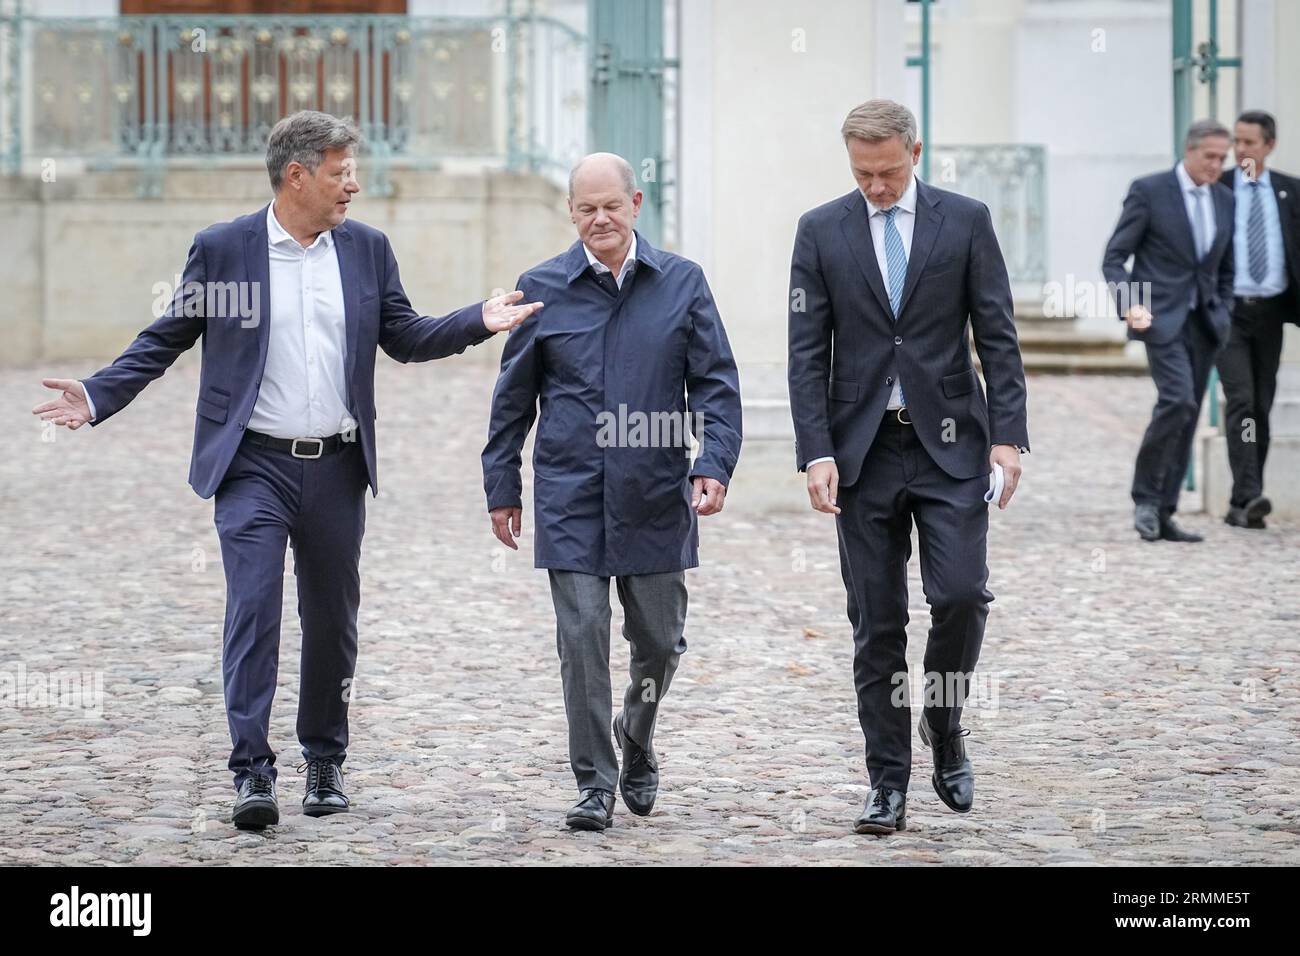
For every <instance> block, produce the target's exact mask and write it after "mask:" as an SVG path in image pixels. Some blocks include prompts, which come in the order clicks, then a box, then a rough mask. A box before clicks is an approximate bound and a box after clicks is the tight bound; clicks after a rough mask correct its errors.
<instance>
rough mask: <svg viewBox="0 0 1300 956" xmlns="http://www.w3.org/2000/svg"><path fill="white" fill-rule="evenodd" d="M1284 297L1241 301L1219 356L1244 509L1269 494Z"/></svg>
mask: <svg viewBox="0 0 1300 956" xmlns="http://www.w3.org/2000/svg"><path fill="white" fill-rule="evenodd" d="M1282 298H1283V297H1282V296H1278V297H1276V298H1273V299H1238V300H1237V302H1236V306H1235V308H1234V309H1233V316H1232V334H1231V335H1230V336H1229V338H1228V345H1227V347H1226V348H1224V350H1223V352H1222V353H1221V354H1220V355H1219V377H1220V378H1221V379H1222V381H1223V394H1224V397H1225V398H1226V399H1227V403H1226V404H1227V409H1226V414H1225V416H1224V417H1225V418H1226V421H1225V422H1224V434H1225V435H1226V437H1227V440H1228V464H1229V465H1231V466H1232V501H1231V504H1232V506H1233V507H1235V508H1242V507H1245V505H1246V503H1247V502H1249V501H1250V500H1251V499H1252V498H1258V497H1259V496H1260V495H1262V494H1263V493H1264V461H1265V459H1266V458H1267V457H1268V414H1269V411H1270V410H1271V409H1272V407H1273V396H1274V395H1275V394H1276V393H1277V367H1278V361H1279V360H1280V358H1281V356H1282V323H1283V321H1284V319H1285V315H1284V312H1283V307H1282V303H1281V300H1282Z"/></svg>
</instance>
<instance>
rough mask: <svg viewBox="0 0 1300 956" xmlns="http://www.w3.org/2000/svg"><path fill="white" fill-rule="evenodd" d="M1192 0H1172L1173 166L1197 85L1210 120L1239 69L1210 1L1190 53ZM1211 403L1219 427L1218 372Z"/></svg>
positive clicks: (1191, 481)
mask: <svg viewBox="0 0 1300 956" xmlns="http://www.w3.org/2000/svg"><path fill="white" fill-rule="evenodd" d="M1192 6H1193V4H1192V0H1173V11H1172V13H1173V21H1172V34H1173V77H1174V162H1178V161H1179V160H1180V159H1182V158H1183V138H1184V137H1185V136H1186V134H1187V127H1188V126H1190V125H1191V123H1192V110H1193V102H1194V97H1195V93H1196V83H1198V82H1200V83H1204V84H1205V85H1206V91H1207V93H1208V94H1209V114H1208V115H1209V116H1210V117H1211V118H1217V117H1218V112H1219V70H1220V69H1222V68H1225V67H1236V68H1238V69H1239V68H1240V67H1241V57H1237V56H1219V3H1218V0H1209V34H1210V36H1209V39H1208V40H1206V41H1204V42H1203V43H1201V44H1200V45H1199V46H1198V47H1197V48H1196V53H1195V55H1193V53H1192V33H1193V29H1192V27H1193V17H1192V14H1193V9H1192ZM1206 394H1207V395H1208V397H1209V402H1210V426H1211V427H1212V428H1217V427H1218V426H1219V370H1218V369H1217V368H1212V369H1210V379H1209V382H1208V383H1207V386H1206ZM1186 484H1187V490H1188V491H1195V490H1196V449H1195V448H1193V449H1192V457H1191V460H1190V461H1189V462H1188V465H1187V481H1186Z"/></svg>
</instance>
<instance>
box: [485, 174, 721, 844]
mask: <svg viewBox="0 0 1300 956" xmlns="http://www.w3.org/2000/svg"><path fill="white" fill-rule="evenodd" d="M641 199H642V194H641V192H640V191H639V190H637V189H636V181H635V177H634V176H633V172H632V168H631V166H629V165H628V163H627V162H626V160H624V159H622V158H621V157H618V156H614V155H612V154H609V153H595V154H592V155H591V156H588V157H586V158H585V159H583V160H582V161H581V162H579V163H578V165H577V166H575V167H574V169H573V173H572V174H571V176H570V178H569V209H570V214H571V217H572V219H573V223H574V225H575V226H576V227H577V230H578V237H579V239H578V241H577V242H575V243H574V244H573V245H572V246H571V247H570V248H569V249H568V251H566V252H564V253H562V254H561V255H558V256H556V257H555V258H553V259H549V260H547V261H546V262H543V263H541V264H540V265H538V266H536V267H535V268H533V269H530V270H529V271H528V272H525V273H524V274H523V275H522V276H521V277H520V279H519V285H518V289H520V290H522V291H523V292H524V294H525V295H526V296H530V297H533V298H536V299H540V300H542V301H543V302H544V303H545V304H546V306H547V307H546V309H545V310H544V314H543V313H538V315H539V317H540V321H532V322H525V323H524V324H522V325H520V326H519V327H518V328H517V329H516V330H515V332H514V334H512V335H511V336H510V338H509V340H508V341H507V343H506V347H505V352H504V354H503V355H502V358H501V374H500V377H499V378H498V379H497V385H496V391H495V393H494V395H493V397H492V418H491V424H490V426H489V429H488V441H487V446H486V447H485V448H484V450H483V478H484V487H485V490H486V493H487V506H488V511H489V512H490V514H491V518H492V530H493V532H494V533H495V534H496V536H497V538H499V539H500V540H501V542H502V543H504V544H505V545H506V546H508V547H510V548H517V547H518V545H517V544H516V543H515V541H514V539H515V538H516V537H518V535H519V533H520V519H521V515H522V512H523V503H522V497H521V492H522V479H521V477H520V453H521V451H522V449H523V446H524V440H525V439H526V437H527V435H528V431H529V429H530V428H531V427H532V424H533V420H534V418H535V417H537V415H538V403H539V400H540V419H539V422H538V427H537V439H536V444H535V448H534V452H533V478H534V506H535V510H536V516H537V517H536V523H537V529H536V549H535V558H536V566H537V567H539V568H547V569H548V570H549V573H550V583H551V596H552V599H553V601H554V605H555V616H556V643H557V647H558V650H559V655H560V674H561V677H562V680H563V684H564V705H565V711H566V713H567V715H568V722H569V761H570V764H571V765H572V767H573V772H574V775H575V776H576V777H577V782H578V790H579V801H578V803H577V805H576V806H574V807H573V809H572V810H570V811H569V814H568V817H567V821H566V822H567V823H568V825H569V826H570V827H573V828H575V829H583V830H603V829H605V827H607V826H608V825H609V824H610V823H611V822H612V821H613V812H614V794H613V791H614V783H615V780H617V781H618V786H619V790H620V792H621V793H622V795H623V801H624V803H626V804H627V807H628V809H629V810H631V811H632V812H633V813H636V814H639V815H645V814H648V813H649V812H650V810H651V809H652V807H653V806H654V801H655V796H656V794H657V792H658V786H659V770H658V758H657V756H656V754H655V751H654V747H653V743H652V738H653V735H654V727H655V720H656V717H657V715H658V707H659V703H660V701H661V700H662V699H663V696H664V694H665V693H666V692H667V690H668V685H669V683H670V682H671V681H672V676H673V673H674V671H675V670H676V668H677V662H678V658H679V657H680V656H681V654H682V652H683V651H685V650H686V641H685V639H684V638H683V636H682V632H683V628H684V626H685V621H686V575H685V570H686V569H687V568H693V567H696V566H698V564H699V556H698V530H697V525H696V521H697V518H698V517H699V516H702V515H711V514H716V513H718V512H719V511H721V510H722V506H723V501H724V499H725V497H726V493H727V486H728V485H729V484H730V482H731V474H732V472H733V471H734V470H735V467H736V459H737V458H738V457H739V455H740V440H741V437H740V436H741V411H740V383H739V377H738V375H737V372H736V364H735V361H734V360H733V358H732V355H731V347H730V345H729V344H728V342H727V336H726V332H725V331H724V329H723V327H722V320H721V318H720V317H719V316H718V311H717V309H716V307H715V306H714V304H713V296H712V294H711V293H710V292H709V286H708V283H707V282H705V279H704V273H703V272H702V271H701V269H700V267H699V266H698V265H696V264H695V263H693V262H691V261H689V260H687V259H683V258H682V257H680V256H676V255H673V254H671V253H668V252H664V251H662V250H659V249H655V248H653V247H652V246H651V245H650V244H649V243H648V242H646V240H645V238H644V237H643V236H641V235H639V234H638V233H636V232H635V231H634V230H633V228H632V226H633V223H634V222H635V220H636V217H637V213H638V212H639V211H640V208H641ZM695 443H698V446H699V447H698V449H697V450H696V452H697V453H696V454H695V455H694V458H693V460H692V445H693V444H695ZM610 578H614V579H615V581H616V585H617V588H618V596H619V600H620V601H621V602H622V604H623V610H624V616H625V624H624V628H623V636H624V637H625V638H626V639H627V640H628V642H629V643H630V644H631V651H632V661H631V682H630V683H629V685H628V688H627V691H626V693H625V694H624V696H623V709H622V711H621V712H620V713H619V714H618V715H617V716H614V717H613V720H612V722H611V714H612V711H613V706H612V703H611V697H610V682H609V634H610V616H611V612H610V601H609V581H610ZM611 731H612V737H611ZM615 741H617V743H618V745H619V747H620V748H621V750H622V752H623V769H622V773H621V774H620V772H619V764H618V758H617V755H616V754H615V752H614V742H615Z"/></svg>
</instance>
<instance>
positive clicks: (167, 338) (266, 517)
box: [33, 110, 541, 829]
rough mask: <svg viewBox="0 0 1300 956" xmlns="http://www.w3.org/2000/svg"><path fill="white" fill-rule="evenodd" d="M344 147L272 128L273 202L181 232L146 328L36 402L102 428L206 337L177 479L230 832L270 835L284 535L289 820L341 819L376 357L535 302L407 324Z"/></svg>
mask: <svg viewBox="0 0 1300 956" xmlns="http://www.w3.org/2000/svg"><path fill="white" fill-rule="evenodd" d="M360 139H361V136H360V133H359V132H358V130H357V128H356V127H355V126H354V125H352V124H351V123H350V122H348V121H346V120H340V119H337V118H336V117H333V116H330V115H328V114H326V113H318V112H315V111H311V110H305V111H302V112H298V113H294V114H293V115H291V116H287V117H285V118H284V119H282V120H281V121H280V122H279V123H277V124H276V126H275V128H274V129H273V130H272V131H271V136H270V140H269V142H268V143H267V153H266V165H267V171H268V172H269V174H270V177H271V187H272V189H273V190H274V192H275V198H274V200H273V202H271V203H270V204H268V205H267V206H265V207H263V208H262V209H259V210H258V211H257V212H255V213H252V214H251V215H247V216H243V217H240V218H238V219H235V220H234V221H233V222H227V223H219V224H217V225H214V226H209V227H208V228H207V229H204V230H203V231H202V232H200V233H199V234H198V235H196V236H195V237H194V244H193V245H192V246H191V247H190V253H189V259H188V261H187V262H186V264H185V272H184V275H183V277H182V278H183V283H182V287H181V288H180V289H178V290H176V295H175V296H174V297H173V298H172V301H171V305H170V307H168V308H167V309H166V311H165V312H164V313H163V314H162V316H161V317H159V318H158V319H157V321H155V322H154V323H153V324H152V325H150V326H149V327H148V328H146V329H145V330H144V331H143V332H141V333H140V334H139V335H138V336H137V337H136V339H135V341H134V342H132V343H131V345H130V346H129V347H128V348H127V350H126V351H125V352H123V353H122V354H121V355H120V356H119V357H118V358H117V359H116V360H115V361H114V362H113V364H112V365H109V366H108V367H107V368H104V369H101V370H100V371H98V372H96V373H95V374H94V375H92V376H91V377H89V378H87V379H85V380H84V381H73V380H67V379H46V380H45V382H44V384H45V385H46V386H47V387H49V388H54V389H57V390H58V391H59V392H60V395H59V397H58V398H56V399H54V400H53V401H50V402H46V403H45V404H42V405H38V406H37V407H36V408H35V409H33V411H34V412H35V413H36V414H38V415H40V416H41V417H42V418H43V419H45V420H47V421H53V422H54V423H55V424H58V425H65V426H67V427H68V428H70V429H76V428H79V427H81V426H82V425H84V424H86V423H90V424H91V425H98V424H101V423H103V422H104V421H106V420H107V419H108V418H110V417H112V416H113V415H115V414H116V413H117V412H119V411H121V410H122V409H123V408H125V407H126V406H127V405H128V404H129V403H130V402H131V400H132V399H133V398H135V396H136V395H137V394H139V392H140V391H141V390H142V389H143V388H144V387H145V386H146V385H148V384H149V383H150V382H151V381H153V380H154V379H156V378H158V377H159V376H160V375H162V374H163V373H164V372H165V371H166V370H167V369H168V368H169V367H170V366H171V364H172V363H173V362H174V361H176V359H177V357H178V356H179V355H180V354H181V353H182V352H184V351H185V350H186V349H188V348H190V347H191V346H192V345H193V344H194V343H195V342H196V341H197V340H198V339H199V337H200V336H202V337H203V363H202V371H201V372H200V378H199V396H198V408H197V416H196V418H195V430H194V449H193V456H192V458H191V463H190V484H191V486H192V487H193V488H194V490H195V491H196V492H197V493H198V494H199V496H200V497H203V498H210V497H213V496H214V495H215V497H216V503H215V519H216V526H217V532H218V535H219V537H220V539H221V556H222V563H223V565H224V568H225V573H226V619H225V628H224V634H223V651H222V669H223V674H224V678H225V696H226V712H227V718H228V721H229V725H230V737H231V742H232V745H233V746H232V750H231V755H230V764H229V766H230V769H231V771H232V772H233V773H234V775H235V789H236V792H237V797H236V801H235V806H234V811H233V814H232V821H233V822H234V824H235V825H236V826H237V827H240V828H244V829H261V828H263V827H265V826H267V825H270V824H274V823H278V822H279V805H278V802H277V800H276V793H275V779H276V767H275V753H274V751H273V750H272V749H271V745H270V742H269V740H268V730H269V722H270V715H271V701H272V698H273V697H274V694H275V686H276V672H277V669H278V665H279V644H280V610H281V590H282V584H283V579H284V554H285V544H286V542H287V543H288V544H289V545H291V546H292V548H293V553H294V570H295V575H296V577H297V580H298V613H299V619H300V621H301V624H302V637H303V640H302V665H301V684H300V694H299V704H298V738H299V741H300V743H301V744H302V751H303V757H304V759H305V761H306V764H305V768H306V771H307V781H306V784H307V786H306V789H307V793H306V796H305V797H304V799H303V811H304V813H306V814H307V815H309V816H324V815H327V814H331V813H339V812H343V811H346V810H347V809H348V807H349V802H348V798H347V796H346V794H345V793H344V789H343V778H342V772H341V769H340V767H341V765H342V763H343V761H344V759H345V757H346V756H347V744H348V720H347V718H348V701H349V698H350V695H349V694H348V688H349V686H350V683H351V678H352V676H353V669H354V666H355V663H356V653H357V624H356V622H357V606H358V604H359V601H360V572H359V567H358V564H359V559H360V554H361V538H362V534H363V532H364V529H365V489H366V487H367V486H369V487H370V489H371V491H372V492H373V493H375V494H378V491H379V485H378V479H377V471H376V467H375V427H374V422H375V402H374V367H375V354H376V348H382V349H383V350H384V351H385V352H387V353H388V354H389V355H390V356H392V357H393V358H395V359H397V360H398V361H399V362H424V361H428V360H430V359H437V358H444V357H446V356H449V355H453V354H456V353H459V352H463V351H464V350H465V349H466V348H467V347H469V346H471V345H477V344H478V343H480V342H482V341H484V340H486V339H487V338H489V337H491V336H492V335H493V334H494V333H496V332H502V331H507V330H509V329H511V328H513V327H514V326H515V325H517V324H518V323H520V322H522V321H523V320H524V319H525V318H527V317H528V316H529V315H531V314H532V313H533V312H535V311H537V310H538V309H540V308H541V304H540V303H531V304H528V305H517V304H516V303H518V301H519V300H520V299H521V298H522V297H523V294H522V293H520V292H512V293H508V294H506V295H502V296H498V297H496V298H493V299H488V300H487V301H485V302H481V303H477V304H475V305H471V306H467V307H466V308H463V309H461V310H459V311H457V312H453V313H451V314H450V315H447V316H443V317H441V318H432V317H428V316H421V315H419V314H418V313H417V312H416V311H415V310H414V309H413V308H412V307H411V304H410V302H409V301H408V300H407V298H406V293H405V292H404V291H403V289H402V283H401V279H400V278H399V276H398V270H397V261H396V259H395V258H394V257H393V250H392V247H391V246H390V245H389V242H388V238H387V237H386V236H385V235H384V234H383V233H381V232H379V231H378V230H377V229H373V228H371V227H370V226H366V225H363V224H362V223H359V222H351V223H349V222H346V218H347V213H348V204H349V203H350V202H351V200H352V197H353V196H355V195H356V194H357V193H358V192H360V186H359V185H358V183H357V178H356V158H355V156H354V149H355V147H356V146H357V144H358V143H359V142H360ZM232 303H234V304H236V305H237V306H240V307H237V308H232V307H230V306H231V304H232Z"/></svg>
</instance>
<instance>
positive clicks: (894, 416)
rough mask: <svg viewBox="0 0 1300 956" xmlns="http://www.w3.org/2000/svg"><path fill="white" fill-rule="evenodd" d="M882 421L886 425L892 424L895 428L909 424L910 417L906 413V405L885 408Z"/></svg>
mask: <svg viewBox="0 0 1300 956" xmlns="http://www.w3.org/2000/svg"><path fill="white" fill-rule="evenodd" d="M884 423H885V424H886V425H893V426H894V427H895V428H897V427H901V426H903V425H908V426H910V425H911V424H912V418H911V416H910V415H909V414H908V411H907V406H906V405H905V406H903V407H902V408H887V409H885V418H884Z"/></svg>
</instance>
